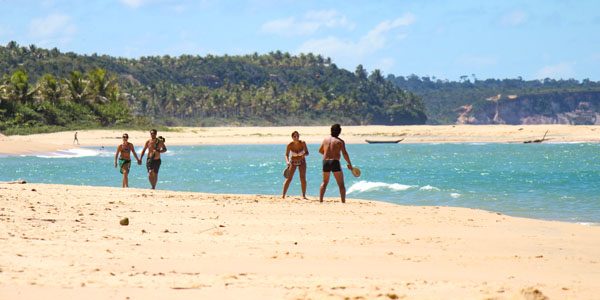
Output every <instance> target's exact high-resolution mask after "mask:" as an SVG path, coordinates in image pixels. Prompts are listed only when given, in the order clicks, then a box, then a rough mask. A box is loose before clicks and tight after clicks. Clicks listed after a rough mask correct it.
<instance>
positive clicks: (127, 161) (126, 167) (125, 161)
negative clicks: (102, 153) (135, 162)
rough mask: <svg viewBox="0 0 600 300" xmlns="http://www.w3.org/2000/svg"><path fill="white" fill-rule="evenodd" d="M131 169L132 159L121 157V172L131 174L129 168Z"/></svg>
mask: <svg viewBox="0 0 600 300" xmlns="http://www.w3.org/2000/svg"><path fill="white" fill-rule="evenodd" d="M130 167H131V159H122V158H120V157H119V172H121V174H123V170H126V171H127V172H129V168H130Z"/></svg>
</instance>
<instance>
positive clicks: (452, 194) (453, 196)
mask: <svg viewBox="0 0 600 300" xmlns="http://www.w3.org/2000/svg"><path fill="white" fill-rule="evenodd" d="M460 196H461V195H460V194H459V193H450V197H452V198H454V199H456V198H458V197H460Z"/></svg>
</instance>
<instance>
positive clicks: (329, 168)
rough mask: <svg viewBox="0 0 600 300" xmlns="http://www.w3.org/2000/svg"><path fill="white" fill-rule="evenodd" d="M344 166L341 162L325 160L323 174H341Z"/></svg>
mask: <svg viewBox="0 0 600 300" xmlns="http://www.w3.org/2000/svg"><path fill="white" fill-rule="evenodd" d="M340 171H342V166H341V165H340V161H339V160H337V159H324V160H323V172H340Z"/></svg>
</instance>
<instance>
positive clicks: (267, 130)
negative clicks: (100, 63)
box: [0, 125, 600, 155]
mask: <svg viewBox="0 0 600 300" xmlns="http://www.w3.org/2000/svg"><path fill="white" fill-rule="evenodd" d="M172 130H173V131H166V132H159V135H162V136H164V137H165V138H166V144H167V146H168V145H173V146H185V145H239V144H287V143H289V142H290V141H291V137H290V134H291V132H292V131H294V130H297V131H299V132H300V139H301V140H304V141H306V142H307V143H309V144H318V143H321V141H322V140H323V138H325V137H327V136H328V135H329V126H285V127H173V128H172ZM546 131H548V135H547V136H546V139H548V141H549V142H552V143H556V142H559V143H567V142H582V143H585V142H588V143H598V142H600V126H587V125H585V126H584V125H576V126H575V125H435V126H434V125H411V126H382V125H369V126H342V134H341V135H340V137H341V138H342V139H344V140H345V141H346V143H348V144H364V143H366V141H365V140H367V139H369V140H397V139H404V140H403V141H402V142H400V143H523V142H524V141H528V140H534V139H540V138H542V136H543V135H544V133H545V132H546ZM123 132H127V133H128V134H129V136H130V142H132V143H133V144H134V146H136V147H138V148H140V149H141V148H142V147H143V144H144V143H145V141H146V140H148V138H149V135H148V133H147V132H145V131H128V130H122V131H121V130H83V131H78V140H79V143H80V144H79V145H75V144H74V143H73V136H74V131H68V132H56V133H44V134H33V135H25V136H8V137H7V136H3V135H0V141H1V142H3V144H4V147H1V148H0V155H19V154H31V153H39V152H42V153H48V152H57V151H59V150H67V149H74V148H77V147H101V146H104V147H112V146H117V145H118V144H120V143H121V139H120V137H121V134H122V133H123Z"/></svg>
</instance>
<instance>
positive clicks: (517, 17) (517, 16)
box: [500, 10, 529, 26]
mask: <svg viewBox="0 0 600 300" xmlns="http://www.w3.org/2000/svg"><path fill="white" fill-rule="evenodd" d="M528 17H529V16H528V15H527V13H525V12H524V11H522V10H514V11H511V12H509V13H507V14H505V15H504V16H502V18H501V19H500V23H501V24H502V25H504V26H517V25H521V24H523V23H525V22H527V19H528Z"/></svg>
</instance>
